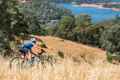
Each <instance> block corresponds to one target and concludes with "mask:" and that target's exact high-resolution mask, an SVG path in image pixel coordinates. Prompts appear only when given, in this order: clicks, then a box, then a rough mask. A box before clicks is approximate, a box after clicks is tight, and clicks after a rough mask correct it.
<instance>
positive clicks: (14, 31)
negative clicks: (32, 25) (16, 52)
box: [0, 0, 28, 55]
mask: <svg viewBox="0 0 120 80" xmlns="http://www.w3.org/2000/svg"><path fill="white" fill-rule="evenodd" d="M0 15H1V17H0V31H1V33H2V34H4V35H2V34H1V40H3V41H4V43H3V42H1V44H2V43H3V45H4V46H6V47H5V48H6V49H9V50H10V49H11V47H10V41H12V40H14V36H15V35H17V36H19V35H20V34H21V33H28V31H27V29H28V22H27V21H26V18H25V16H24V15H23V14H21V13H20V12H19V10H18V4H17V1H16V0H1V1H0ZM7 55H9V54H8V53H7Z"/></svg>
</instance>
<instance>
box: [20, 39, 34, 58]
mask: <svg viewBox="0 0 120 80" xmlns="http://www.w3.org/2000/svg"><path fill="white" fill-rule="evenodd" d="M35 44H36V39H35V38H31V39H30V40H25V41H23V43H22V45H20V49H19V51H20V52H21V54H20V55H21V58H23V60H31V58H32V54H31V53H32V48H33V46H34V45H35Z"/></svg>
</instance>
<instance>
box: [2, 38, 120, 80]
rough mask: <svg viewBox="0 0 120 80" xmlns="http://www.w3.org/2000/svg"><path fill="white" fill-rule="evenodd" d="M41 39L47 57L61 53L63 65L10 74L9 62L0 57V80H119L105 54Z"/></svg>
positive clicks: (116, 68)
mask: <svg viewBox="0 0 120 80" xmlns="http://www.w3.org/2000/svg"><path fill="white" fill-rule="evenodd" d="M42 39H43V40H44V41H45V42H46V44H47V45H48V48H49V49H48V52H49V53H56V52H58V51H62V52H63V53H64V54H65V58H64V59H63V60H62V62H59V63H56V64H55V65H54V66H53V67H51V66H50V65H47V66H46V68H43V67H42V66H41V65H39V67H36V66H35V67H32V68H28V69H23V70H18V69H14V70H10V69H9V68H8V63H9V61H8V60H4V59H3V58H2V57H1V58H0V63H1V66H0V80H119V78H120V76H119V74H120V65H113V64H110V63H108V62H107V61H106V56H105V52H104V51H102V50H100V49H98V48H93V47H89V46H86V45H83V44H78V43H74V42H71V41H67V40H63V39H60V38H55V37H51V36H47V37H42ZM75 59H76V60H75ZM76 62H77V63H76ZM91 63H92V64H91Z"/></svg>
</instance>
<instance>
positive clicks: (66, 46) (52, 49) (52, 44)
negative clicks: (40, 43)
mask: <svg viewBox="0 0 120 80" xmlns="http://www.w3.org/2000/svg"><path fill="white" fill-rule="evenodd" d="M42 39H43V40H44V41H45V42H46V44H47V46H48V48H49V49H48V52H49V53H56V52H58V51H62V52H64V54H65V55H66V56H69V57H73V56H74V57H79V56H82V57H85V58H87V59H94V60H96V59H100V60H101V59H102V60H105V59H106V55H105V51H103V50H101V49H99V48H94V47H90V46H87V45H83V44H80V43H75V42H72V41H69V40H64V39H60V38H57V37H51V36H46V37H42Z"/></svg>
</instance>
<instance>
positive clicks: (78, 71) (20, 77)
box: [0, 59, 120, 80]
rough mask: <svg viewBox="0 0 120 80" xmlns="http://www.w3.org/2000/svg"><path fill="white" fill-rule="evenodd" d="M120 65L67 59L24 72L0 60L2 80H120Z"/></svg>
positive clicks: (24, 70)
mask: <svg viewBox="0 0 120 80" xmlns="http://www.w3.org/2000/svg"><path fill="white" fill-rule="evenodd" d="M119 74H120V65H113V64H109V63H107V62H105V63H101V62H99V61H96V62H95V63H94V62H93V64H92V65H91V64H88V63H85V62H81V63H75V62H73V61H72V60H70V59H65V60H63V61H62V62H61V63H60V62H59V63H57V64H55V65H54V66H53V67H51V66H50V65H47V66H46V68H43V67H42V66H41V65H39V67H38V66H35V67H32V68H27V69H23V70H19V69H12V70H10V69H9V68H8V61H5V60H3V59H0V80H120V76H119Z"/></svg>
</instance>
